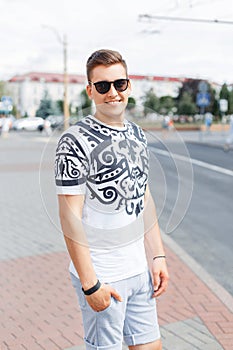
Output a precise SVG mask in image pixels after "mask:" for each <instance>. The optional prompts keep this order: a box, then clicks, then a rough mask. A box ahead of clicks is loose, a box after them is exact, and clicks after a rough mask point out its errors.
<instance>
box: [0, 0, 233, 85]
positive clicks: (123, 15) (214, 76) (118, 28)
mask: <svg viewBox="0 0 233 350" xmlns="http://www.w3.org/2000/svg"><path fill="white" fill-rule="evenodd" d="M0 13H1V18H0V42H1V46H0V50H1V54H0V80H7V79H9V78H11V77H13V76H14V75H16V74H25V73H28V72H54V73H59V72H61V73H62V71H63V51H62V50H63V45H62V42H60V41H59V39H58V37H57V36H59V37H60V38H61V39H63V38H64V35H66V36H67V41H68V46H67V54H68V57H67V63H68V73H71V74H83V75H84V74H85V64H86V60H87V58H88V57H89V56H90V54H91V53H92V52H93V51H95V50H97V49H100V48H109V49H114V50H118V51H119V52H121V54H122V55H123V57H124V58H125V59H126V61H127V64H128V68H129V73H130V74H140V75H148V76H149V75H156V76H167V77H190V78H199V79H208V80H210V81H213V82H216V83H220V84H222V83H224V82H226V83H228V84H232V83H233V0H169V1H167V0H141V1H139V0H132V1H131V0H130V1H129V0H128V1H127V0H115V1H109V0H88V1H85V0H82V1H80V0H65V1H63V0H62V1H61V0H40V1H38V0H37V1H35V0H0ZM142 14H149V15H151V16H153V15H154V16H170V17H184V18H195V19H209V20H215V19H218V20H225V21H231V22H232V24H228V25H227V24H216V23H208V24H206V23H193V22H177V21H164V20H152V21H151V22H149V21H145V20H144V21H139V15H142ZM56 33H57V34H56Z"/></svg>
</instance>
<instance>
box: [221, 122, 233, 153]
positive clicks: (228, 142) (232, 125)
mask: <svg viewBox="0 0 233 350" xmlns="http://www.w3.org/2000/svg"><path fill="white" fill-rule="evenodd" d="M232 144H233V115H231V117H230V130H229V135H228V136H227V139H226V143H225V144H224V146H223V149H224V151H225V152H227V151H229V150H230V148H231V145H232Z"/></svg>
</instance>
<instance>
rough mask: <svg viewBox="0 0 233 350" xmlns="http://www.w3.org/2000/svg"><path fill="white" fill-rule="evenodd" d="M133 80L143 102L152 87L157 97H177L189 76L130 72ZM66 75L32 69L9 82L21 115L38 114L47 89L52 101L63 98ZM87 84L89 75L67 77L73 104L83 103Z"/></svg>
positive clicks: (136, 94) (138, 99)
mask: <svg viewBox="0 0 233 350" xmlns="http://www.w3.org/2000/svg"><path fill="white" fill-rule="evenodd" d="M129 78H130V80H131V83H132V95H131V96H132V97H134V98H135V100H136V102H137V103H139V104H140V101H141V100H142V97H143V96H144V95H145V93H146V92H147V91H148V90H150V89H152V90H153V91H154V93H155V94H156V96H158V97H161V96H172V97H176V96H177V95H178V93H179V88H180V87H181V86H182V84H183V82H184V81H186V80H187V79H184V78H172V77H160V76H142V75H130V76H129ZM63 79H64V77H63V74H56V73H40V72H31V73H26V74H23V75H16V76H14V77H12V78H11V79H10V80H9V81H8V89H9V91H10V92H11V97H12V99H13V104H14V105H15V106H16V109H17V111H18V112H19V114H20V115H21V116H24V115H25V114H27V115H28V116H35V113H36V111H37V109H38V107H39V105H40V101H41V100H42V99H43V97H44V95H45V92H47V93H48V96H49V98H50V99H51V100H52V101H58V100H63V94H64V80H63ZM86 84H87V81H86V77H85V76H82V75H77V74H70V75H69V76H68V101H69V104H70V105H71V106H74V107H76V106H78V105H81V100H80V99H81V97H80V94H81V91H82V90H83V89H85V86H86Z"/></svg>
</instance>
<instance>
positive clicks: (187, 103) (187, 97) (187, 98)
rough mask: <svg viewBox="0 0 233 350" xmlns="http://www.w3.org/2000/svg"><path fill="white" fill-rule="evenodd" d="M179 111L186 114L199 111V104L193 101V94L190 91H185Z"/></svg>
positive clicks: (179, 104)
mask: <svg viewBox="0 0 233 350" xmlns="http://www.w3.org/2000/svg"><path fill="white" fill-rule="evenodd" d="M178 113H179V114H185V115H193V114H195V113H197V106H196V104H195V103H194V102H193V99H192V95H191V94H190V93H188V92H184V93H183V95H182V97H181V99H180V101H179V103H178Z"/></svg>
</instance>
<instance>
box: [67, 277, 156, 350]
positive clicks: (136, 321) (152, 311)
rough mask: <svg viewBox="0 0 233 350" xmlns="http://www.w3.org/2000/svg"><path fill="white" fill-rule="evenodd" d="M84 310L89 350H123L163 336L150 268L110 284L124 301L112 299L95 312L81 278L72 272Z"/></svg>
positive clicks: (81, 306) (85, 338)
mask: <svg viewBox="0 0 233 350" xmlns="http://www.w3.org/2000/svg"><path fill="white" fill-rule="evenodd" d="M71 279H72V283H73V286H74V288H75V289H76V292H77V295H78V299H79V305H80V308H81V311H82V318H83V326H84V341H85V343H86V349H87V350H93V349H105V350H106V349H111V350H121V349H122V341H123V339H124V341H125V343H126V344H127V345H138V344H147V343H150V342H153V341H156V340H158V339H159V338H160V331H159V325H158V320H157V312H156V301H155V299H154V298H152V297H151V295H152V293H153V285H152V282H151V276H150V273H149V272H148V271H146V272H144V273H142V274H140V275H137V276H133V277H130V278H127V279H124V280H121V281H117V282H112V283H110V284H111V286H112V287H113V288H115V289H116V290H117V291H118V292H119V294H120V295H121V297H122V299H123V301H122V302H119V301H117V300H116V299H114V298H112V299H111V304H110V306H109V307H108V308H107V309H105V310H103V311H100V312H95V311H94V310H93V309H92V308H91V307H90V306H89V304H88V303H87V301H86V298H85V296H84V294H83V292H82V286H81V283H80V281H79V279H78V278H76V277H75V276H74V275H73V274H71Z"/></svg>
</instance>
